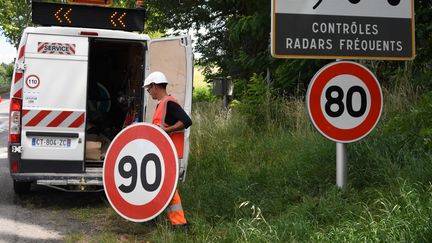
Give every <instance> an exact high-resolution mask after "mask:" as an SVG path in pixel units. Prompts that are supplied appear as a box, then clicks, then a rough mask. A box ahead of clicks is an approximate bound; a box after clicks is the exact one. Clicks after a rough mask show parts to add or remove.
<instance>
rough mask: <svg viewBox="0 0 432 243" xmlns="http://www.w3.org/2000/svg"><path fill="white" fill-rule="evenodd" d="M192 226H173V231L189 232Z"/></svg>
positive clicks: (188, 224)
mask: <svg viewBox="0 0 432 243" xmlns="http://www.w3.org/2000/svg"><path fill="white" fill-rule="evenodd" d="M190 226H191V224H190V223H186V224H173V225H171V227H172V229H173V230H175V231H188V230H190Z"/></svg>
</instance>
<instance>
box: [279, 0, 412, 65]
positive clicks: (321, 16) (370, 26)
mask: <svg viewBox="0 0 432 243" xmlns="http://www.w3.org/2000/svg"><path fill="white" fill-rule="evenodd" d="M271 1H272V12H271V17H272V28H271V30H272V34H271V37H272V41H271V45H272V55H273V56H274V57H276V58H331V59H383V60H384V59H386V60H412V59H414V56H415V43H414V0H271Z"/></svg>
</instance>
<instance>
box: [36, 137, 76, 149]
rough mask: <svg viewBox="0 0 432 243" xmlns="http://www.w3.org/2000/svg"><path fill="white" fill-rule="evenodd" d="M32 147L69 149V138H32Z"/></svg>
mask: <svg viewBox="0 0 432 243" xmlns="http://www.w3.org/2000/svg"><path fill="white" fill-rule="evenodd" d="M32 146H33V147H54V148H70V146H71V139H70V138H53V137H38V138H32Z"/></svg>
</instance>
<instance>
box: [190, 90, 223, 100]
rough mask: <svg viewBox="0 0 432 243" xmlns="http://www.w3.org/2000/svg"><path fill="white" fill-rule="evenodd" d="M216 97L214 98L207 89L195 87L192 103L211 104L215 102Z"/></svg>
mask: <svg viewBox="0 0 432 243" xmlns="http://www.w3.org/2000/svg"><path fill="white" fill-rule="evenodd" d="M216 100H217V97H216V96H214V95H213V94H212V93H211V91H210V88H209V87H197V88H194V90H193V93H192V102H193V103H199V102H212V101H216Z"/></svg>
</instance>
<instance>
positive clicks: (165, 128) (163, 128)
mask: <svg viewBox="0 0 432 243" xmlns="http://www.w3.org/2000/svg"><path fill="white" fill-rule="evenodd" d="M158 126H159V127H160V128H162V130H164V132H166V133H168V128H167V127H165V126H162V125H161V124H159V125H158Z"/></svg>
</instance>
